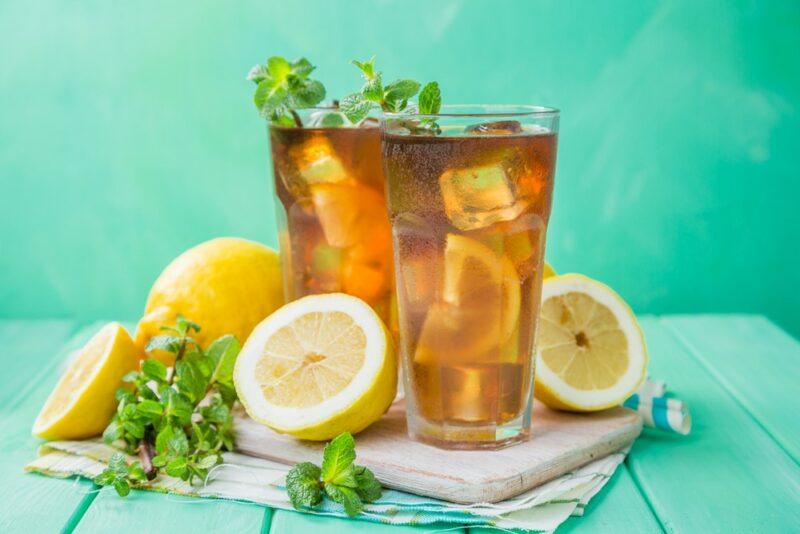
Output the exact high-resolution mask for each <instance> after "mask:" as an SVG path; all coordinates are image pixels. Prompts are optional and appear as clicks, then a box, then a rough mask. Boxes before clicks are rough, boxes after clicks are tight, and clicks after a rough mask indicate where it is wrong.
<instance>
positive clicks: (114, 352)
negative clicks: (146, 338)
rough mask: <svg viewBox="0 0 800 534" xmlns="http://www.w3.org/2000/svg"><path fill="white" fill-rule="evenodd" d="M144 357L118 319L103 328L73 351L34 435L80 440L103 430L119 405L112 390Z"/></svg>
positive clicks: (42, 412) (34, 428)
mask: <svg viewBox="0 0 800 534" xmlns="http://www.w3.org/2000/svg"><path fill="white" fill-rule="evenodd" d="M141 356H142V354H141V352H140V351H139V349H138V348H137V347H136V346H135V345H134V344H133V340H132V339H131V336H130V335H128V332H126V331H125V329H124V328H123V327H122V326H121V325H120V324H119V323H109V324H107V325H105V326H104V327H103V328H101V329H100V331H99V332H97V333H96V334H95V335H94V336H93V337H92V338H91V339H90V340H89V341H88V342H87V343H86V345H84V346H83V347H82V348H81V349H80V350H79V351H78V353H77V355H76V356H75V358H74V360H73V361H72V363H71V364H70V366H69V368H68V369H67V371H66V373H64V375H63V376H62V377H61V379H60V380H59V381H58V384H56V387H55V389H54V390H53V392H52V393H50V396H49V397H48V398H47V401H46V402H45V404H44V407H43V408H42V411H41V412H39V416H38V417H37V418H36V422H34V424H33V434H34V435H35V436H39V437H41V438H45V439H82V438H88V437H91V436H95V435H97V434H100V433H101V432H102V431H103V430H104V429H105V427H106V426H107V425H108V422H109V421H110V420H111V416H112V415H113V414H114V411H115V410H116V407H117V400H116V398H115V397H114V393H115V392H116V390H117V388H119V387H121V386H122V385H123V382H122V377H123V376H125V374H126V373H128V372H129V371H134V370H136V369H137V368H138V366H139V360H140V357H141Z"/></svg>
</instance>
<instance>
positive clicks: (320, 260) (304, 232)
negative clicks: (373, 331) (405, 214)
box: [270, 123, 394, 324]
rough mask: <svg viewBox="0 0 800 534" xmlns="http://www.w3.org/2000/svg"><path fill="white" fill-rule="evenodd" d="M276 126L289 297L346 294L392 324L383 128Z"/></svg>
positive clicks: (273, 132) (273, 138)
mask: <svg viewBox="0 0 800 534" xmlns="http://www.w3.org/2000/svg"><path fill="white" fill-rule="evenodd" d="M369 124H370V123H368V125H367V126H362V127H357V128H356V127H303V128H298V127H284V126H274V125H273V126H271V127H270V141H271V145H272V160H273V166H274V176H275V190H276V193H277V197H278V200H279V204H280V208H281V209H279V210H278V212H279V218H280V226H281V230H280V248H281V258H282V263H283V279H284V290H285V294H286V298H287V300H294V299H297V298H300V297H302V296H305V295H309V294H315V293H332V292H343V293H348V294H350V295H354V296H356V297H359V298H361V299H363V300H365V301H366V302H367V303H369V304H370V305H371V306H372V307H373V308H374V309H375V310H376V311H377V312H378V314H379V315H380V316H381V318H382V319H383V320H384V322H386V323H387V324H390V323H391V317H390V314H391V299H392V297H391V296H392V294H393V291H392V289H393V284H394V281H393V274H392V244H391V228H390V226H389V219H388V216H387V212H386V202H385V199H384V179H383V172H382V169H381V160H380V130H379V128H378V127H377V124H376V123H371V124H372V125H371V126H370V125H369Z"/></svg>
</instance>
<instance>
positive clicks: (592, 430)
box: [235, 402, 642, 504]
mask: <svg viewBox="0 0 800 534" xmlns="http://www.w3.org/2000/svg"><path fill="white" fill-rule="evenodd" d="M235 425H236V444H237V448H238V450H239V451H240V452H242V453H245V454H249V455H251V456H258V457H261V458H267V459H269V460H274V461H278V462H281V463H286V464H294V463H297V462H304V461H311V462H314V463H317V464H319V463H320V461H321V459H322V448H323V447H324V443H314V442H307V441H299V440H296V439H294V438H292V437H289V436H284V435H281V434H277V433H275V432H273V431H272V430H270V429H269V428H267V427H265V426H262V425H261V424H259V423H256V422H255V421H253V420H252V419H250V418H249V417H246V416H244V415H240V416H238V417H237V418H236V422H235ZM641 429H642V421H641V417H640V416H639V414H637V413H636V412H634V411H632V410H628V409H626V408H615V409H613V410H607V411H604V412H600V413H595V414H591V415H580V414H570V413H563V412H556V411H553V410H550V409H548V408H547V407H545V406H544V405H542V404H540V403H539V402H535V403H534V408H533V425H532V429H531V433H532V438H531V440H530V441H527V442H525V443H521V444H518V445H515V446H512V447H508V448H506V449H501V450H499V451H450V450H442V449H437V448H436V447H432V446H430V445H425V444H423V443H418V442H416V441H412V440H411V439H409V437H408V435H407V434H406V420H405V413H404V406H403V404H402V403H396V404H395V405H394V406H392V408H391V409H390V410H389V412H388V413H387V414H386V415H385V416H384V417H383V418H382V419H381V420H380V421H378V422H377V423H375V424H374V425H372V426H370V427H369V428H368V429H366V430H365V431H363V432H361V433H360V434H359V435H358V437H357V440H356V453H357V457H356V462H357V463H358V464H359V465H365V466H367V467H369V468H370V469H371V470H372V471H373V472H374V473H375V476H376V477H377V478H378V480H380V482H381V483H382V484H383V485H384V486H386V487H389V488H394V489H399V490H403V491H407V492H410V493H416V494H418V495H425V496H429V497H435V498H437V499H443V500H446V501H451V502H457V503H466V504H473V503H480V502H498V501H502V500H504V499H507V498H509V497H513V496H515V495H518V494H520V493H522V492H524V491H526V490H529V489H531V488H533V487H535V486H538V485H540V484H542V483H544V482H547V481H548V480H552V479H553V478H556V477H558V476H561V475H563V474H564V473H567V472H569V471H572V470H573V469H575V468H576V467H580V466H581V465H584V464H586V463H588V462H590V461H592V460H594V459H595V458H600V457H602V456H605V455H607V454H609V453H611V452H614V451H617V450H620V449H622V448H624V447H625V446H627V445H629V444H630V443H632V442H633V440H634V439H636V437H637V436H638V435H639V432H641Z"/></svg>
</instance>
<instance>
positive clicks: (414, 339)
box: [381, 106, 558, 449]
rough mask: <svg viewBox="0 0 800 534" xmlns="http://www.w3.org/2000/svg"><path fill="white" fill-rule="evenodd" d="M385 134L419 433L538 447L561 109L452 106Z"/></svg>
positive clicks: (439, 441)
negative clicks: (536, 412)
mask: <svg viewBox="0 0 800 534" xmlns="http://www.w3.org/2000/svg"><path fill="white" fill-rule="evenodd" d="M381 130H382V134H381V151H382V155H383V165H384V172H385V174H386V178H387V192H388V201H389V215H390V219H391V221H392V231H393V240H394V250H395V276H396V283H397V295H398V310H399V327H400V348H401V354H402V360H403V369H404V374H405V389H406V399H407V408H406V410H407V418H408V431H409V434H410V435H411V437H412V438H414V439H417V440H420V441H425V442H428V443H431V444H433V445H436V446H440V447H444V448H454V449H494V448H501V447H504V446H508V445H510V444H513V443H517V442H520V441H523V440H526V439H527V438H528V437H529V433H530V430H529V427H530V418H531V404H532V397H533V373H534V361H535V358H534V354H535V352H534V349H535V345H536V332H537V323H538V317H539V307H540V298H541V297H540V295H541V285H542V268H543V265H544V246H545V233H546V230H547V221H548V219H549V216H550V205H551V198H552V192H553V173H554V168H555V161H556V141H557V132H558V111H557V110H554V109H549V108H541V107H534V106H445V107H444V108H443V110H442V112H441V114H439V115H431V116H419V115H413V114H390V115H387V116H385V117H384V118H383V119H382V120H381ZM432 131H438V133H437V134H433V133H432Z"/></svg>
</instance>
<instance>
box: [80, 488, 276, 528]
mask: <svg viewBox="0 0 800 534" xmlns="http://www.w3.org/2000/svg"><path fill="white" fill-rule="evenodd" d="M265 510H266V513H267V516H266V517H265ZM269 514H271V510H269V509H268V508H264V507H261V506H256V505H254V504H249V503H240V502H234V501H223V500H215V499H196V498H193V497H183V496H178V495H164V494H160V493H153V492H149V491H136V490H134V491H132V492H131V493H130V495H128V497H126V498H125V499H120V498H119V496H117V494H116V493H115V492H114V490H113V489H112V488H104V489H103V490H102V491H101V492H100V493H99V494H98V496H97V498H96V499H95V500H94V502H92V505H91V506H90V507H89V509H88V510H86V513H85V514H84V515H83V518H82V519H81V520H80V522H79V523H78V525H77V527H76V528H75V532H78V533H84V532H111V531H113V532H114V534H128V533H130V534H142V533H145V532H169V533H170V534H182V533H186V534H200V533H202V532H232V533H237V534H238V533H252V534H257V533H259V532H261V526H262V523H263V521H265V520H266V521H269V517H268V515H269Z"/></svg>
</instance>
